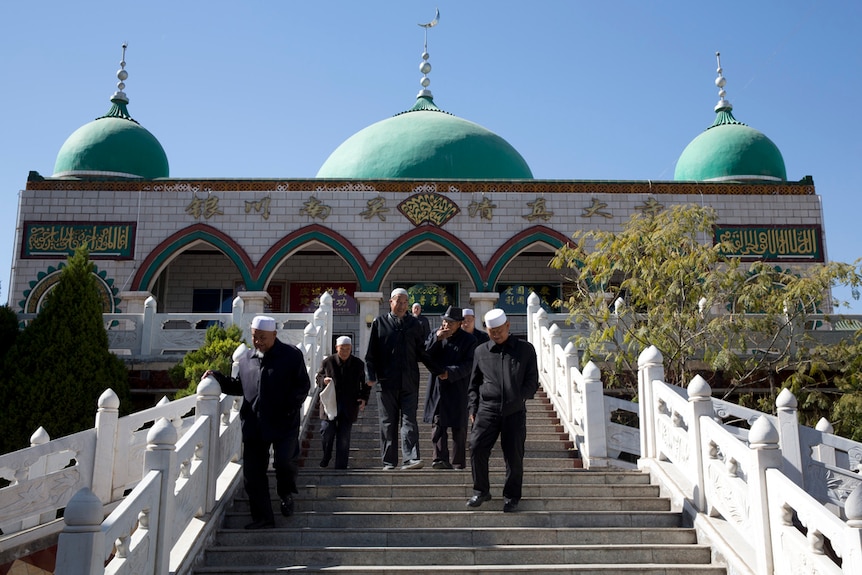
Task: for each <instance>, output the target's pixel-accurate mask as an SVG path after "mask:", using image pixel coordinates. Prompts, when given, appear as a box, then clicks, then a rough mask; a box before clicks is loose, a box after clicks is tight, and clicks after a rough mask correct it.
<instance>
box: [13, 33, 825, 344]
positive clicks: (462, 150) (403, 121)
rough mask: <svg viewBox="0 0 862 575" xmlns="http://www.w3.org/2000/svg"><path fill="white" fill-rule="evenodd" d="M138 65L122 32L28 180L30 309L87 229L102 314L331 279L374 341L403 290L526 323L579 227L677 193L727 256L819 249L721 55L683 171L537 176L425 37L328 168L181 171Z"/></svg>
mask: <svg viewBox="0 0 862 575" xmlns="http://www.w3.org/2000/svg"><path fill="white" fill-rule="evenodd" d="M426 37H427V36H426ZM125 66H126V63H125V46H124V47H123V61H122V62H121V68H120V71H119V72H118V74H117V75H118V78H119V80H120V82H119V83H118V85H117V86H118V90H117V92H116V93H115V94H114V95H113V97H112V98H111V107H110V109H109V111H108V112H107V113H106V114H105V115H104V116H102V117H100V118H98V119H96V120H94V121H92V122H89V123H88V124H85V125H84V126H82V127H81V128H79V129H78V130H77V131H75V132H74V133H73V134H72V135H71V136H69V138H68V139H67V140H66V142H65V143H64V144H63V145H62V147H61V148H60V151H59V153H58V154H57V159H56V164H55V166H54V173H53V174H52V175H51V176H49V177H43V176H41V175H40V174H38V173H36V172H31V173H30V177H29V178H28V181H27V185H26V189H25V190H23V191H22V192H21V194H20V196H19V207H18V209H19V212H18V213H19V216H18V217H19V221H18V226H17V236H16V239H15V253H14V256H13V257H14V260H13V276H12V282H11V285H10V286H9V294H10V295H9V304H10V306H12V307H13V309H16V311H20V312H24V313H35V312H37V311H38V310H39V309H40V306H41V304H42V302H43V301H44V296H45V294H46V293H47V292H48V291H49V290H50V289H51V286H52V285H53V284H54V283H55V282H56V281H57V276H58V271H59V269H60V267H61V266H62V264H63V262H65V261H66V259H67V257H68V256H69V255H70V254H71V253H72V252H73V251H74V249H75V248H76V246H78V245H80V244H82V243H84V242H86V243H87V244H88V248H89V251H90V258H91V260H92V261H93V262H94V264H95V272H94V273H95V274H96V276H97V279H98V280H99V285H100V286H101V288H102V290H103V299H104V303H105V311H106V312H124V313H132V312H140V311H141V309H142V307H143V302H144V301H145V300H146V299H147V298H148V297H150V296H153V297H154V298H155V300H156V302H157V306H158V312H160V313H189V312H196V313H198V312H201V313H203V312H207V313H212V312H217V311H223V312H229V311H230V309H231V302H232V300H233V298H234V297H235V296H237V295H243V297H244V298H245V299H247V300H249V301H256V302H258V303H259V304H260V306H261V309H265V310H268V311H271V312H272V313H280V312H302V311H308V310H310V309H314V307H315V306H316V301H317V298H318V297H319V296H320V294H321V293H322V292H324V291H329V292H330V293H331V294H332V295H333V302H334V306H335V312H334V329H333V331H334V335H336V336H337V335H345V334H346V335H351V336H353V337H354V338H357V341H358V342H360V345H357V346H356V347H357V349H356V352H357V353H358V354H360V355H361V354H363V353H364V341H365V338H366V337H367V329H368V325H369V324H370V320H371V318H372V317H374V316H376V315H377V314H379V313H381V312H382V311H384V310H387V309H388V301H387V300H388V297H389V293H390V291H391V290H392V289H393V288H395V287H405V288H407V289H408V291H409V292H410V294H411V299H412V300H413V301H419V302H420V303H422V304H423V305H424V308H425V313H426V315H428V316H430V317H432V318H434V317H435V316H439V314H440V313H441V312H442V311H444V310H445V309H446V307H447V306H449V305H457V306H460V307H471V308H474V309H475V310H476V315H477V316H479V317H481V315H482V314H483V312H485V311H487V310H489V309H491V308H492V307H495V306H497V307H502V308H503V309H505V310H506V311H507V313H508V314H509V316H510V317H511V319H512V323H513V330H514V331H515V332H525V331H526V320H525V306H526V297H527V295H529V293H530V291H535V292H536V293H538V294H539V295H540V296H541V297H542V298H543V301H544V302H546V303H548V304H550V303H551V302H553V301H554V300H555V299H557V298H559V297H560V296H561V295H562V294H564V293H565V279H564V276H563V274H562V273H561V272H560V271H559V270H554V269H551V268H549V267H548V262H549V260H550V259H551V258H552V256H553V254H554V251H555V249H556V248H558V247H559V246H561V245H563V244H565V243H566V242H568V241H570V238H571V237H572V234H573V233H574V232H575V231H578V230H608V231H619V230H621V229H622V228H623V226H624V225H625V223H626V222H627V221H628V220H629V218H630V216H631V215H632V214H633V213H636V212H644V213H651V212H652V213H654V212H656V211H659V210H662V209H664V208H666V207H668V206H670V205H674V204H687V203H697V204H705V205H709V206H712V207H713V208H714V209H715V210H716V211H717V214H718V218H719V225H718V226H717V228H716V230H715V234H716V237H719V236H721V237H722V238H730V239H732V240H733V241H734V244H735V245H736V246H737V248H738V251H737V252H736V253H735V254H732V255H736V256H739V257H742V258H752V259H764V260H767V261H774V262H778V264H777V265H781V266H787V267H792V266H798V267H799V269H802V268H804V267H805V266H806V265H808V264H810V263H812V262H822V261H824V259H825V254H826V249H825V246H824V243H823V237H824V234H823V214H822V209H821V202H820V198H819V197H818V196H817V194H816V192H815V189H814V184H813V181H812V179H811V178H810V177H804V178H802V179H801V180H799V181H788V179H787V175H786V170H785V166H784V160H783V158H782V155H781V152H780V151H779V149H778V148H777V147H776V146H775V144H774V143H773V142H772V141H771V140H769V138H767V137H766V136H765V135H763V134H762V133H760V132H758V131H757V130H755V129H753V128H751V127H749V126H747V125H745V124H743V123H741V122H739V121H738V120H736V119H735V117H734V115H733V114H732V106H731V104H730V103H729V102H728V101H727V100H726V99H725V96H726V94H725V90H724V85H725V80H724V77H723V75H722V74H723V72H722V69H721V65H720V60H719V67H718V78H717V79H716V85H717V86H718V87H719V97H720V101H719V102H718V104H717V105H716V106H715V121H714V122H713V124H712V125H711V126H709V127H708V128H707V129H706V130H705V131H703V132H702V133H700V135H698V136H697V137H695V138H694V140H692V141H691V143H689V144H688V146H687V147H684V146H683V144H684V143H681V145H680V148H683V147H684V150H683V152H682V154H681V156H680V157H679V161H678V162H677V165H676V172H675V174H674V180H673V181H661V182H656V181H648V180H643V181H589V180H577V179H571V180H538V179H535V178H533V174H532V172H531V170H530V167H529V165H528V164H527V162H526V161H525V160H524V158H523V157H522V156H521V154H519V153H518V151H517V149H516V148H515V147H513V146H512V145H511V144H510V143H509V142H507V141H506V140H504V139H503V138H501V137H500V136H498V135H497V134H495V133H494V132H492V131H490V130H488V129H486V128H484V127H482V126H479V125H477V124H475V123H473V122H470V121H469V120H466V119H464V118H461V117H459V116H456V115H454V114H452V113H450V112H448V111H445V110H444V107H445V104H443V101H442V100H440V103H439V104H438V102H436V101H435V100H434V98H433V96H432V93H431V91H430V90H429V89H428V86H429V82H430V81H429V76H428V73H429V72H430V69H431V66H430V63H429V55H428V52H427V43H426V50H425V52H424V53H423V54H422V61H421V63H420V70H421V72H422V74H423V77H422V80H421V84H422V89H421V91H420V92H419V94H418V96H417V97H416V100H415V102H413V103H412V105H409V102H405V104H407V106H406V109H405V110H404V111H400V112H398V111H396V112H397V113H395V114H394V115H393V116H392V117H389V118H386V119H383V120H380V121H378V122H376V123H373V124H371V125H369V126H368V127H366V128H364V129H362V130H360V131H359V132H357V133H356V134H354V135H353V136H351V137H350V138H348V139H347V140H346V141H344V142H343V143H341V144H340V145H338V146H337V147H334V151H333V152H332V153H331V155H330V156H329V157H328V158H327V159H326V161H325V162H324V163H323V165H321V166H320V168H319V171H318V172H317V176H316V178H314V179H293V178H290V177H285V178H283V179H256V178H253V177H249V178H246V179H242V178H240V179H215V178H214V179H185V178H174V177H171V175H170V171H169V162H168V156H167V154H166V153H165V150H164V149H163V148H162V146H161V144H160V143H159V141H158V140H157V139H156V137H155V136H154V135H153V134H151V133H150V132H149V131H147V130H146V129H145V128H144V127H143V126H142V125H140V124H139V123H138V122H137V121H135V120H134V119H133V117H132V116H131V114H130V112H129V106H128V104H129V99H128V97H127V96H126V94H125V92H124V89H125V81H126V80H127V77H128V75H127V72H126V70H125ZM84 112H86V111H84ZM536 137H540V134H536ZM574 175H575V174H573V176H574Z"/></svg>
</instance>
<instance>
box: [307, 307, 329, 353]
mask: <svg viewBox="0 0 862 575" xmlns="http://www.w3.org/2000/svg"><path fill="white" fill-rule="evenodd" d="M311 323H312V325H314V327H315V329H316V330H317V337H315V340H314V363H313V364H312V365H317V366H320V362H322V361H323V358H324V357H326V356H327V355H329V354H331V353H332V334H331V332H329V331H327V329H326V312H325V311H323V310H322V309H320V308H317V309H316V310H315V311H314V317H313V318H312V319H311Z"/></svg>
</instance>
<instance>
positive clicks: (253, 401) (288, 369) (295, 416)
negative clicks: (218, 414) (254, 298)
mask: <svg viewBox="0 0 862 575" xmlns="http://www.w3.org/2000/svg"><path fill="white" fill-rule="evenodd" d="M249 361H257V362H260V370H261V371H260V386H259V388H258V386H256V385H254V382H244V381H242V380H241V378H239V377H237V378H232V377H230V376H227V375H224V374H222V373H220V372H215V373H214V376H215V378H216V381H218V383H219V385H220V386H221V389H222V391H223V392H224V393H227V394H229V395H242V396H243V402H242V407H241V408H240V411H239V415H240V418H241V419H242V437H243V439H253V440H262V441H277V440H279V439H283V438H285V437H287V436H288V435H290V434H291V433H297V432H298V431H299V429H298V426H299V414H300V409H301V408H302V404H303V402H304V401H305V398H306V397H307V396H308V390H309V389H311V382H310V381H309V379H308V372H307V371H306V369H305V358H304V356H303V355H302V352H301V351H299V349H298V348H297V347H295V346H292V345H288V344H286V343H283V342H282V341H281V340H279V339H276V340H275V343H274V344H273V346H272V347H271V348H270V349H269V351H268V352H266V353H265V354H264V355H263V357H260V358H258V357H254V358H252V359H250V360H249Z"/></svg>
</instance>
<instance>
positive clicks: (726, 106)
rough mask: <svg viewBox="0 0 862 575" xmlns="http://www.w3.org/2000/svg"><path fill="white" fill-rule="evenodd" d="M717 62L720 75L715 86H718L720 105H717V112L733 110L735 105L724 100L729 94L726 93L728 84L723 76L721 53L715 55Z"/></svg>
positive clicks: (717, 71) (716, 71)
mask: <svg viewBox="0 0 862 575" xmlns="http://www.w3.org/2000/svg"><path fill="white" fill-rule="evenodd" d="M715 61H716V62H717V63H718V68H717V69H716V70H715V73H716V74H718V77H717V78H716V79H715V85H716V86H718V98H719V100H718V104H716V105H715V111H716V112H718V111H719V110H728V111H730V110H733V105H732V104H731V103H730V102H728V101H727V100H725V99H724V97H725V96H726V95H727V92H725V91H724V85H725V84H727V80H725V79H724V76H722V72H723V70H722V69H721V52H716V53H715Z"/></svg>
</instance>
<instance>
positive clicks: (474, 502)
mask: <svg viewBox="0 0 862 575" xmlns="http://www.w3.org/2000/svg"><path fill="white" fill-rule="evenodd" d="M486 501H491V494H490V493H480V494H479V495H474V496H473V497H471V498H470V501H468V502H467V507H479V506H480V505H482V504H483V503H485V502H486Z"/></svg>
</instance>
